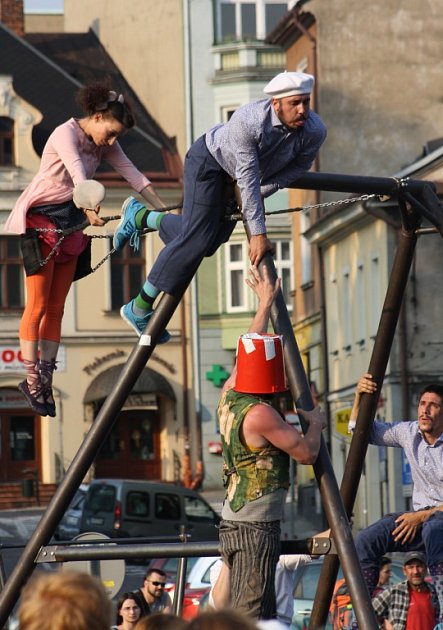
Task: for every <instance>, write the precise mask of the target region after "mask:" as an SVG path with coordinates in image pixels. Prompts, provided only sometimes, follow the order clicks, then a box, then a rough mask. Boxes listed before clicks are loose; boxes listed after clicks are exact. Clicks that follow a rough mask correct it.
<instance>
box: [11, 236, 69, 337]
mask: <svg viewBox="0 0 443 630" xmlns="http://www.w3.org/2000/svg"><path fill="white" fill-rule="evenodd" d="M41 248H42V254H43V256H45V257H46V256H47V255H48V253H49V252H50V251H51V248H50V247H49V246H48V245H46V243H41ZM54 258H55V257H54ZM54 258H51V259H50V260H49V261H48V262H47V263H46V265H44V266H43V267H42V268H41V270H40V271H38V272H37V273H36V274H34V275H32V276H27V277H26V292H27V298H26V306H25V310H24V312H23V316H22V320H21V322H20V332H19V336H20V339H24V340H26V341H38V340H39V339H48V340H49V341H58V342H59V341H60V336H61V327H62V319H63V313H64V310H65V302H66V297H67V295H68V292H69V289H70V287H71V284H72V281H73V279H74V273H75V269H76V266H77V256H74V257H73V258H72V259H70V260H69V261H67V262H63V263H58V262H56V261H55V260H54Z"/></svg>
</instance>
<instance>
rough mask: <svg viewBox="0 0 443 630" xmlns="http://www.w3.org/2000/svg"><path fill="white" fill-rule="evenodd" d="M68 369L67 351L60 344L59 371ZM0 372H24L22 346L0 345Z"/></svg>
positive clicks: (58, 355)
mask: <svg viewBox="0 0 443 630" xmlns="http://www.w3.org/2000/svg"><path fill="white" fill-rule="evenodd" d="M65 370H66V351H65V347H64V346H60V347H59V349H58V354H57V372H65ZM0 372H24V367H23V358H22V353H21V351H20V346H19V345H16V346H13V345H11V346H0Z"/></svg>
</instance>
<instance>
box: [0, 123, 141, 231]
mask: <svg viewBox="0 0 443 630" xmlns="http://www.w3.org/2000/svg"><path fill="white" fill-rule="evenodd" d="M102 160H104V161H106V162H107V163H108V164H109V165H110V166H112V168H113V169H114V170H115V171H117V173H119V174H120V175H121V176H122V177H124V178H125V179H126V181H127V182H128V183H129V184H130V185H131V187H132V188H133V189H134V190H135V191H136V192H141V191H142V190H143V189H144V188H146V186H149V185H150V183H151V182H150V181H149V179H148V178H147V177H145V176H144V175H143V174H142V173H141V172H140V171H139V170H138V169H137V168H136V167H135V166H134V164H133V163H132V162H131V160H130V159H129V158H128V157H127V156H126V155H125V153H124V152H123V149H122V148H121V146H120V145H119V144H118V142H114V144H113V145H112V146H103V147H98V146H96V145H95V144H94V143H93V142H92V141H91V140H89V138H88V136H87V135H86V134H85V132H84V131H83V130H82V129H81V127H80V125H79V122H78V120H77V119H75V118H71V119H70V120H68V121H67V122H65V123H63V124H62V125H60V126H59V127H56V129H54V131H53V132H52V134H51V135H50V136H49V138H48V141H47V143H46V145H45V148H44V149H43V153H42V158H41V163H40V168H39V171H38V173H37V174H36V176H35V177H34V179H33V180H32V182H31V183H30V184H29V186H27V188H26V189H25V190H24V191H23V193H22V194H21V195H20V197H19V198H18V200H17V202H16V204H15V206H14V208H13V209H12V211H11V213H10V215H9V217H8V219H7V221H6V223H5V227H4V230H5V232H9V233H11V234H24V232H25V231H26V215H27V213H28V210H29V209H30V208H32V207H33V206H43V205H47V204H52V203H54V204H55V203H63V202H64V201H70V200H71V199H72V195H73V189H74V186H75V185H76V184H78V183H79V182H82V181H84V180H86V179H92V178H93V176H94V173H95V171H96V170H97V168H98V166H99V164H100V163H101V161H102Z"/></svg>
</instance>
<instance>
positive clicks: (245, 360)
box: [233, 333, 287, 394]
mask: <svg viewBox="0 0 443 630" xmlns="http://www.w3.org/2000/svg"><path fill="white" fill-rule="evenodd" d="M233 389H234V390H235V391H237V392H244V393H245V394H276V393H278V392H284V391H285V390H286V389H287V386H286V378H285V368H284V363H283V339H282V337H281V336H280V335H259V334H258V333H247V334H246V335H242V336H241V337H240V338H239V340H238V343H237V375H236V378H235V385H234V388H233Z"/></svg>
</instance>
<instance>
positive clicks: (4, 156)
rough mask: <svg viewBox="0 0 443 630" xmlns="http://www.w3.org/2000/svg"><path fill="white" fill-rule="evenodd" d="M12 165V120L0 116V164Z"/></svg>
mask: <svg viewBox="0 0 443 630" xmlns="http://www.w3.org/2000/svg"><path fill="white" fill-rule="evenodd" d="M13 165H14V121H13V120H12V119H11V118H7V117H6V116H0V166H13Z"/></svg>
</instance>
